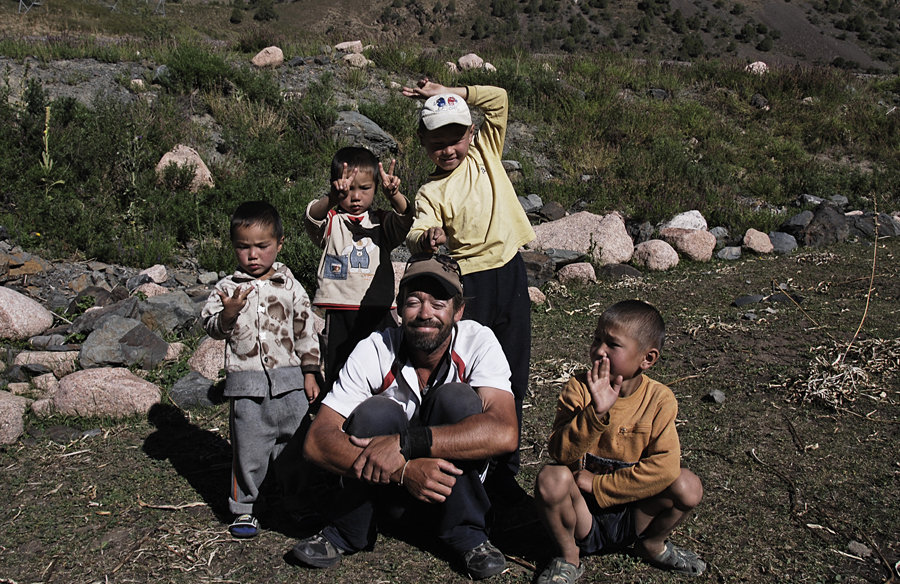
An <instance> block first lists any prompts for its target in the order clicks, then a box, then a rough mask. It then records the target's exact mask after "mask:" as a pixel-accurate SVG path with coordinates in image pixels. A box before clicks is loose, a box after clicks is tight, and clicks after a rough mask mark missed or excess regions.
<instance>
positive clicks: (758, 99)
mask: <svg viewBox="0 0 900 584" xmlns="http://www.w3.org/2000/svg"><path fill="white" fill-rule="evenodd" d="M750 105H752V106H753V107H755V108H758V109H761V110H766V111H768V109H769V100H768V99H766V98H765V97H763V95H762V94H761V93H754V94H753V97H751V98H750Z"/></svg>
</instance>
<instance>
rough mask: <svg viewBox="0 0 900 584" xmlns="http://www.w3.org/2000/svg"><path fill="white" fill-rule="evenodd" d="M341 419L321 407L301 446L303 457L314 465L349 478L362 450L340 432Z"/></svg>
mask: <svg viewBox="0 0 900 584" xmlns="http://www.w3.org/2000/svg"><path fill="white" fill-rule="evenodd" d="M343 419H344V418H343V417H342V416H341V415H340V414H338V413H337V412H335V411H334V410H332V409H331V408H328V407H327V406H323V407H322V408H320V410H319V414H318V415H317V416H316V420H315V421H314V422H313V424H312V426H311V427H310V429H309V433H308V434H307V436H306V440H305V442H304V444H303V456H304V457H305V458H306V459H307V460H309V461H310V462H312V463H314V464H315V465H317V466H319V467H322V468H324V469H325V470H327V471H329V472H333V473H335V474H339V475H342V476H351V475H352V472H351V468H352V467H353V463H354V462H356V459H357V458H359V455H360V453H362V451H363V449H362V448H358V447H357V446H354V445H353V444H352V443H351V442H350V438H349V436H348V435H347V434H345V433H344V432H343V431H342V430H341V424H342V423H343Z"/></svg>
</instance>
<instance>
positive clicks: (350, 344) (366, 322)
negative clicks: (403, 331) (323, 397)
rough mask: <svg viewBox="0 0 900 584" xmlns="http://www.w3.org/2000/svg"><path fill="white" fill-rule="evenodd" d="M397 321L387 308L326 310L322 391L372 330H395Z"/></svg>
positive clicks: (328, 385) (332, 383)
mask: <svg viewBox="0 0 900 584" xmlns="http://www.w3.org/2000/svg"><path fill="white" fill-rule="evenodd" d="M396 326H397V322H396V321H395V320H394V317H393V316H392V315H391V309H390V308H375V307H362V308H360V309H359V310H333V309H329V310H326V311H325V331H324V335H323V338H324V342H325V350H324V351H323V353H324V355H325V391H331V386H332V385H334V382H335V381H337V379H338V375H339V374H340V373H341V369H343V367H344V363H346V362H347V358H348V357H350V353H352V352H353V349H355V348H356V345H357V344H358V343H359V342H360V341H361V340H363V339H365V338H366V337H368V336H369V335H370V334H372V333H373V332H375V331H383V330H385V329H388V328H394V327H396Z"/></svg>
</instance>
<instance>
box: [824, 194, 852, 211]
mask: <svg viewBox="0 0 900 584" xmlns="http://www.w3.org/2000/svg"><path fill="white" fill-rule="evenodd" d="M828 200H829V201H831V202H832V203H834V204H835V205H837V206H838V207H839V208H841V209H846V208H847V205H849V204H850V199H848V198H847V197H845V196H844V195H832V196H830V197H828Z"/></svg>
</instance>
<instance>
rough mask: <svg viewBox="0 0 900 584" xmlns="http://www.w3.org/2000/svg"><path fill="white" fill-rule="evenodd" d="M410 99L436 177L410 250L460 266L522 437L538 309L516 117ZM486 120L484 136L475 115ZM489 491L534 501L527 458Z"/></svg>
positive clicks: (458, 99) (480, 101) (450, 93)
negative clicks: (507, 159) (495, 344)
mask: <svg viewBox="0 0 900 584" xmlns="http://www.w3.org/2000/svg"><path fill="white" fill-rule="evenodd" d="M403 95H405V96H407V97H411V98H414V99H424V100H425V103H424V105H423V106H422V110H421V113H420V116H419V129H418V136H419V141H420V142H421V143H422V146H423V147H424V148H425V153H426V154H427V155H428V158H430V159H431V161H432V162H434V164H435V167H436V168H435V170H434V172H433V173H431V175H430V176H429V177H428V180H427V181H426V182H425V184H424V185H422V187H421V188H420V189H419V192H418V193H417V194H416V218H415V221H414V222H413V225H412V228H411V229H410V231H409V235H407V236H406V245H407V247H408V248H409V249H410V251H411V252H413V253H418V252H424V251H437V250H438V248H439V247H440V246H441V245H446V247H447V249H448V250H449V254H450V255H451V256H452V257H453V259H455V260H456V261H457V262H458V263H459V267H460V270H462V275H463V286H464V287H465V290H466V297H467V299H466V313H465V315H464V317H463V318H466V319H471V320H474V321H476V322H478V323H480V324H483V325H484V326H487V327H489V328H490V329H491V330H492V331H493V332H494V334H495V335H496V337H497V340H498V341H500V346H501V347H503V353H504V355H505V356H506V360H507V361H508V362H509V368H510V370H511V372H512V377H511V381H512V392H513V396H514V397H515V402H516V415H517V416H518V419H519V429H520V430H521V428H522V401H523V399H524V398H525V393H526V390H527V388H528V368H529V364H530V360H531V300H530V298H529V296H528V283H527V274H526V272H525V262H524V260H523V259H522V256H521V254H519V247H520V246H522V245H525V244H526V243H528V242H529V241H531V240H532V239H534V230H533V229H532V228H531V223H530V222H529V221H528V218H527V217H526V216H525V211H524V210H523V209H522V205H521V204H520V203H519V200H518V199H517V198H516V191H515V189H514V188H513V186H512V183H511V182H510V180H509V177H508V176H507V175H506V171H505V170H504V169H503V162H502V159H501V157H502V155H503V142H504V139H505V137H506V123H507V117H508V114H509V100H508V99H507V95H506V90H504V89H502V88H500V87H490V86H486V85H475V86H469V87H444V86H443V85H440V84H437V83H434V82H432V81H429V80H428V79H423V80H421V81H420V82H419V83H418V84H417V85H416V87H404V88H403ZM470 105H471V106H473V107H477V108H480V109H481V110H482V112H484V123H483V124H482V125H481V128H480V129H478V130H477V131H476V129H475V126H474V125H473V124H472V117H471V114H470V112H469V106H470ZM496 462H497V464H496V467H495V468H494V469H493V471H492V472H491V474H490V475H489V476H488V478H487V480H486V481H485V487H487V489H488V492H489V493H490V494H491V497H492V499H495V498H498V497H499V499H500V500H502V501H503V502H505V503H508V504H514V505H515V504H520V503H522V502H524V501H525V499H526V493H525V491H524V490H523V489H522V487H521V486H519V484H518V483H517V482H516V474H517V473H518V472H519V449H518V448H516V450H515V452H513V453H511V454H508V455H504V456H502V457H499V458H498V459H497V461H496Z"/></svg>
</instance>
